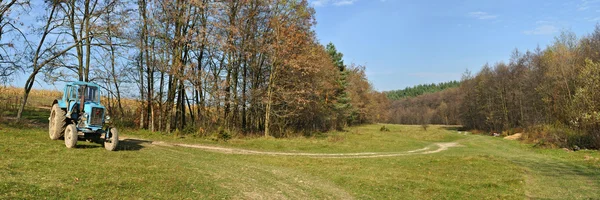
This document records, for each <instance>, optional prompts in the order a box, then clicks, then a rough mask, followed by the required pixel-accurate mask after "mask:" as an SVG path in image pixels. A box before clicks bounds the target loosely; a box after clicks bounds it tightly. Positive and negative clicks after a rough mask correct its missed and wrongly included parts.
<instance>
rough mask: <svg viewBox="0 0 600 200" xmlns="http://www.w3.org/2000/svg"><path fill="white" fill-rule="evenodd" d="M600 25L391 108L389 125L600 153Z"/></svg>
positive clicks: (518, 54)
mask: <svg viewBox="0 0 600 200" xmlns="http://www.w3.org/2000/svg"><path fill="white" fill-rule="evenodd" d="M599 52H600V26H596V29H595V31H594V32H593V33H592V34H590V35H586V36H583V37H581V38H577V37H576V36H575V34H574V33H570V32H563V33H562V34H561V35H560V36H558V37H556V39H555V41H554V43H553V44H551V45H549V46H547V47H546V48H545V49H541V48H539V47H538V48H537V49H535V50H534V51H526V52H521V51H519V50H515V51H514V52H513V53H512V56H511V58H510V60H509V61H508V62H507V63H505V62H499V63H496V64H493V65H489V64H486V65H484V66H483V68H482V69H481V71H479V72H478V73H476V74H471V73H470V72H466V73H465V74H464V76H463V79H462V81H461V82H460V87H459V88H453V89H447V90H443V91H441V92H436V93H432V94H425V95H420V96H417V97H410V98H404V99H401V100H396V101H393V102H392V104H391V118H390V122H393V123H404V124H428V123H435V124H462V125H464V126H465V127H466V128H469V129H477V130H483V131H488V132H496V133H504V134H510V133H514V132H517V131H518V132H521V131H524V134H525V135H524V137H525V139H527V140H531V141H534V142H537V143H538V144H543V145H556V146H561V147H568V148H574V146H578V148H579V147H581V148H594V149H598V148H600V92H599V91H600V53H599Z"/></svg>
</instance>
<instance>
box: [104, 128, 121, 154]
mask: <svg viewBox="0 0 600 200" xmlns="http://www.w3.org/2000/svg"><path fill="white" fill-rule="evenodd" d="M118 144H119V131H117V128H109V129H108V133H107V134H106V138H104V148H105V149H106V150H109V151H115V150H117V145H118Z"/></svg>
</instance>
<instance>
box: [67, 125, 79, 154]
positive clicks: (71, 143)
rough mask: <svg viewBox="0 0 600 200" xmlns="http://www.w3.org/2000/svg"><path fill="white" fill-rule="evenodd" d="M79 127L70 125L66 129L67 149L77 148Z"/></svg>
mask: <svg viewBox="0 0 600 200" xmlns="http://www.w3.org/2000/svg"><path fill="white" fill-rule="evenodd" d="M77 135H78V133H77V127H75V125H74V124H69V125H68V126H67V128H66V129H65V146H67V148H75V145H77V138H78V136H77Z"/></svg>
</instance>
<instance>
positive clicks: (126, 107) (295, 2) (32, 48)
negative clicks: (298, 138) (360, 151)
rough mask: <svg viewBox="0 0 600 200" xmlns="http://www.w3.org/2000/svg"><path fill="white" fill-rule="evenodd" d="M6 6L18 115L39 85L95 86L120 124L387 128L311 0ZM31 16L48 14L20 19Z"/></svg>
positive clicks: (196, 128)
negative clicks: (320, 30)
mask: <svg viewBox="0 0 600 200" xmlns="http://www.w3.org/2000/svg"><path fill="white" fill-rule="evenodd" d="M40 3H41V5H40ZM0 9H1V12H0V14H1V16H0V24H1V27H2V29H1V31H0V33H1V35H0V39H1V41H2V43H1V44H0V45H1V46H0V48H2V49H3V51H2V52H1V53H0V54H1V55H0V62H1V65H0V72H1V73H0V77H2V80H3V81H4V83H7V82H9V81H10V80H11V78H13V77H14V76H15V74H19V73H26V75H25V76H24V77H25V78H26V81H25V85H23V94H22V97H21V98H20V99H21V102H20V107H19V110H18V113H17V119H20V118H22V113H23V111H24V109H25V108H26V105H27V101H28V95H29V93H30V92H31V90H32V88H33V86H34V83H36V82H39V81H40V80H38V79H42V80H43V81H44V82H46V83H49V84H53V83H57V82H68V81H75V80H79V81H90V82H95V83H98V84H100V85H102V87H103V88H104V90H105V91H106V92H105V93H104V96H105V99H103V101H105V105H107V107H108V112H109V114H110V115H111V116H112V117H113V118H114V119H115V121H116V123H118V124H120V125H122V126H132V127H137V128H140V129H147V130H150V131H161V132H167V133H170V132H173V131H175V132H177V133H179V132H185V133H193V134H206V133H210V132H214V131H216V130H221V131H223V130H226V131H231V132H236V133H241V134H255V135H265V136H274V137H284V136H288V135H290V134H305V135H306V134H312V133H315V132H322V131H327V130H331V129H338V130H341V129H343V128H344V127H347V126H349V125H356V124H362V123H371V122H383V121H385V119H384V118H383V117H384V115H380V114H379V113H383V112H385V111H384V110H385V108H384V107H381V106H382V105H387V98H386V96H385V94H383V93H380V92H377V91H375V90H374V89H373V88H372V86H371V84H370V83H369V82H368V80H367V77H366V75H365V67H364V66H359V65H354V64H346V63H344V62H343V58H342V57H343V54H342V53H340V52H338V51H337V50H336V48H335V46H334V45H333V44H328V45H322V44H320V43H319V42H318V41H317V39H316V35H315V32H314V30H313V27H314V25H315V23H316V21H315V11H314V9H313V8H312V7H311V6H310V4H309V3H308V2H307V1H306V0H248V1H234V0H229V1H210V0H197V1H186V0H166V1H162V0H161V1H154V0H138V1H127V0H66V1H62V0H61V1H43V2H39V1H29V0H10V1H2V2H1V3H0ZM29 12H37V13H40V15H42V17H38V18H36V19H31V20H33V21H32V22H31V21H30V22H27V21H24V20H23V19H26V18H27V17H26V16H27V15H28V13H29ZM25 23H28V24H25ZM23 55H24V56H23ZM125 98H135V99H137V103H136V104H125V103H123V102H124V99H125ZM49 103H50V102H49Z"/></svg>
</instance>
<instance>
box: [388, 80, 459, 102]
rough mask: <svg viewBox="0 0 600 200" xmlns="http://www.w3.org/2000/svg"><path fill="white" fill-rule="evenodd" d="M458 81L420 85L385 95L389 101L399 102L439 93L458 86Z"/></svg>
mask: <svg viewBox="0 0 600 200" xmlns="http://www.w3.org/2000/svg"><path fill="white" fill-rule="evenodd" d="M460 83H461V82H459V81H449V82H443V83H437V84H436V83H431V84H420V85H417V86H412V87H406V88H404V89H401V90H392V91H387V92H385V94H386V95H387V97H388V98H389V99H390V100H400V99H404V98H408V97H417V96H420V95H423V94H429V93H435V92H440V91H443V90H446V89H449V88H457V87H459V86H460Z"/></svg>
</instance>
